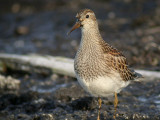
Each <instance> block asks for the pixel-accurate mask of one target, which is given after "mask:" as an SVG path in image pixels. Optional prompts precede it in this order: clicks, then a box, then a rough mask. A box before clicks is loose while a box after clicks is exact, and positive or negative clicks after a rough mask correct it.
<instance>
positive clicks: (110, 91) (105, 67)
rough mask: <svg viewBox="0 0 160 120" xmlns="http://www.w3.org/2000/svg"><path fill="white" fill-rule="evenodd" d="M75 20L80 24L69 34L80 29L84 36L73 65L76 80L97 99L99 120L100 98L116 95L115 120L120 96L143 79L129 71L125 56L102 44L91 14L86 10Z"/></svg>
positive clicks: (93, 15) (79, 13)
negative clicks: (136, 81)
mask: <svg viewBox="0 0 160 120" xmlns="http://www.w3.org/2000/svg"><path fill="white" fill-rule="evenodd" d="M76 18H77V22H76V24H75V25H74V26H73V27H72V29H71V31H70V32H69V33H71V32H72V31H73V30H75V29H77V28H79V27H80V28H81V32H82V37H81V42H80V47H79V49H78V52H77V54H76V57H75V61H74V68H75V73H76V77H77V79H78V82H79V83H80V85H81V86H82V87H83V88H84V90H85V91H87V92H88V93H89V94H90V95H92V96H94V97H98V103H99V110H98V117H97V120H100V109H101V102H102V100H101V97H108V96H110V95H115V100H114V107H115V112H114V115H113V117H114V118H115V117H116V108H117V105H118V98H117V93H119V92H120V91H121V90H122V89H123V88H124V87H126V86H127V85H128V84H129V83H130V82H131V81H132V80H136V79H139V78H140V77H141V75H140V74H138V73H136V72H134V71H133V70H131V69H129V68H128V65H127V62H126V58H125V57H124V55H123V54H122V53H121V52H119V51H118V50H117V49H115V48H113V47H112V46H110V45H109V44H108V43H106V42H105V41H104V40H103V38H102V37H101V35H100V32H99V28H98V23H97V20H96V16H95V14H94V12H93V11H92V10H90V9H83V10H81V11H79V12H78V13H77V15H76Z"/></svg>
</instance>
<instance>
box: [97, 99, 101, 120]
mask: <svg viewBox="0 0 160 120" xmlns="http://www.w3.org/2000/svg"><path fill="white" fill-rule="evenodd" d="M98 105H99V108H98V117H97V120H100V110H101V105H102V100H101V98H100V97H98Z"/></svg>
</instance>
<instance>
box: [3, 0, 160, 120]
mask: <svg viewBox="0 0 160 120" xmlns="http://www.w3.org/2000/svg"><path fill="white" fill-rule="evenodd" d="M0 8H1V10H0V52H1V53H14V54H30V53H37V54H42V55H46V54H47V55H53V56H66V57H71V58H74V56H75V53H76V50H77V48H78V45H79V41H80V30H76V31H74V32H73V33H72V34H71V35H70V36H67V35H66V34H67V32H68V31H69V29H70V28H71V27H72V25H73V24H74V23H75V21H76V19H75V15H76V12H77V11H78V10H80V9H82V8H90V9H92V10H94V11H95V13H96V16H97V19H98V22H99V25H100V31H101V34H102V36H103V38H104V39H105V41H107V42H108V43H110V44H111V45H112V46H114V47H116V48H118V49H119V50H121V51H122V52H123V53H124V55H125V56H126V57H127V59H128V62H129V64H130V66H131V67H134V68H139V69H147V70H155V71H160V2H159V1H158V0H154V1H153V0H147V1H146V0H107V1H104V0H99V1H98V0H93V1H89V0H88V1H84V0H80V1H74V0H68V1H64V0H54V1H53V0H47V1H45V0H39V1H36V0H35V1H31V0H17V1H10V0H1V4H0ZM1 74H3V75H4V76H6V77H8V76H12V77H13V78H14V79H18V80H19V81H20V82H21V84H20V88H17V89H14V90H13V89H5V90H0V120H1V119H2V120H81V119H84V120H96V117H97V108H98V106H97V99H96V98H91V97H90V96H89V95H88V94H86V93H85V92H84V91H83V89H82V88H81V87H80V86H79V84H78V83H77V81H76V79H73V78H70V77H67V76H59V75H55V74H53V75H40V74H36V73H32V74H31V73H24V72H22V71H13V70H8V71H6V73H1ZM159 88H160V79H155V78H154V79H153V78H145V80H144V81H143V82H141V83H132V84H131V85H129V86H128V87H127V88H126V89H124V90H123V91H122V92H121V93H120V94H119V95H118V97H119V105H118V109H117V119H119V120H121V119H129V120H132V119H134V120H159V119H160V89H159ZM113 112H114V107H113V98H112V97H110V98H103V104H102V110H101V118H102V119H113Z"/></svg>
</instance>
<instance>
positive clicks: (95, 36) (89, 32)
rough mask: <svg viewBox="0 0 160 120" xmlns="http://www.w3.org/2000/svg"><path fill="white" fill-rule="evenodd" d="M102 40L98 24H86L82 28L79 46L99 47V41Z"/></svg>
mask: <svg viewBox="0 0 160 120" xmlns="http://www.w3.org/2000/svg"><path fill="white" fill-rule="evenodd" d="M101 40H103V39H102V37H101V35H100V32H99V28H98V25H95V26H93V27H92V26H87V27H83V28H82V38H81V44H80V47H81V48H82V49H88V50H89V49H98V48H100V44H99V43H100V41H101Z"/></svg>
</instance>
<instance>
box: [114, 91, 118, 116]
mask: <svg viewBox="0 0 160 120" xmlns="http://www.w3.org/2000/svg"><path fill="white" fill-rule="evenodd" d="M114 95H115V99H114V116H113V118H114V119H116V110H117V105H118V97H117V93H116V92H115V94H114Z"/></svg>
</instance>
